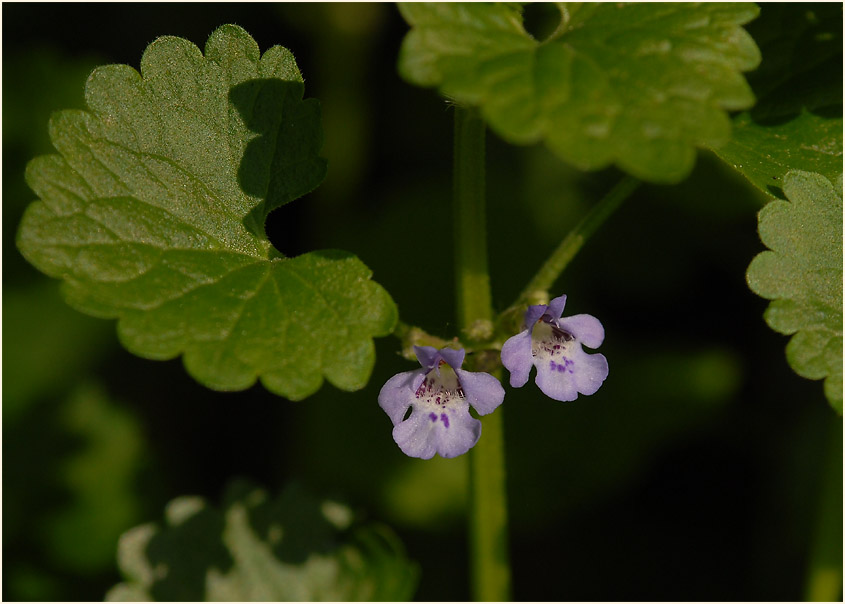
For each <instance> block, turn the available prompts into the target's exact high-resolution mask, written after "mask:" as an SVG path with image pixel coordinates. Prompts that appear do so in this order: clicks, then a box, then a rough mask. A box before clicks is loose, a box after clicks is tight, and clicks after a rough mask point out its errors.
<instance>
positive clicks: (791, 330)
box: [747, 172, 842, 414]
mask: <svg viewBox="0 0 845 604" xmlns="http://www.w3.org/2000/svg"><path fill="white" fill-rule="evenodd" d="M783 191H784V193H785V194H786V197H787V199H788V200H789V201H783V200H774V201H772V202H770V203H769V204H768V205H766V206H765V207H764V208H763V209H762V210H760V213H759V216H758V220H759V232H760V239H761V240H762V241H763V243H764V244H765V245H766V247H768V248H769V250H770V251H765V252H762V253H761V254H759V255H757V257H756V258H754V260H753V261H752V262H751V265H750V266H749V267H748V274H747V278H748V285H749V287H751V289H752V290H753V291H754V292H755V293H756V294H758V295H760V296H762V297H764V298H766V299H768V300H773V302H772V303H771V304H769V307H768V309H766V313H765V319H766V322H767V323H768V324H769V326H770V327H771V328H772V329H774V330H775V331H777V332H779V333H783V334H786V335H792V334H794V335H793V337H792V339H791V340H790V342H789V344H788V345H787V347H786V358H787V360H788V361H789V364H790V365H791V366H792V368H793V369H794V370H795V372H796V373H797V374H798V375H800V376H803V377H806V378H809V379H813V380H817V379H822V378H824V379H825V383H824V391H825V395H826V396H827V399H828V401H830V404H831V405H832V406H833V408H834V409H836V410H837V411H838V412H839V413H840V414H841V413H842V177H841V175H840V177H839V181H838V184H837V186H836V187H834V186H833V185H831V183H830V182H829V181H828V180H827V179H825V178H824V177H823V176H821V175H819V174H812V173H808V172H790V173H788V174H787V175H786V177H785V179H784V185H783Z"/></svg>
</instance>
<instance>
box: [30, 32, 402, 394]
mask: <svg viewBox="0 0 845 604" xmlns="http://www.w3.org/2000/svg"><path fill="white" fill-rule="evenodd" d="M303 92H304V86H303V81H302V76H301V75H300V73H299V69H298V68H297V66H296V62H295V61H294V58H293V55H292V54H291V53H290V51H288V50H287V49H284V48H282V47H280V46H275V47H273V48H271V49H269V50H268V51H267V52H265V53H264V54H263V55H261V54H260V52H259V49H258V45H257V44H256V43H255V41H254V40H253V39H252V38H251V37H250V36H249V35H248V34H247V33H246V32H245V31H244V30H243V29H241V28H240V27H237V26H234V25H224V26H222V27H220V28H218V29H217V30H216V31H215V32H214V33H213V34H212V35H211V37H210V38H209V39H208V42H207V44H206V47H205V54H204V55H203V53H202V52H201V51H200V50H199V49H198V48H197V47H196V46H194V45H193V44H192V43H190V42H188V41H187V40H183V39H181V38H175V37H162V38H159V39H157V40H156V41H154V42H153V43H152V44H150V46H149V47H148V48H147V50H146V51H145V52H144V55H143V58H142V59H141V73H140V74H139V73H138V72H137V71H135V70H134V69H132V68H131V67H129V66H127V65H109V66H105V67H101V68H98V69H97V70H95V71H94V72H93V73H92V74H91V76H90V77H89V79H88V82H87V84H86V87H85V98H86V103H87V106H88V111H63V112H59V113H56V114H54V116H53V118H52V119H51V121H50V136H51V139H52V141H53V145H54V146H55V148H56V150H57V151H58V152H59V155H49V156H42V157H38V158H36V159H34V160H33V161H32V162H30V164H29V165H28V166H27V173H26V177H27V182H28V184H29V185H30V187H31V188H32V189H33V190H34V191H35V192H36V193H37V194H38V196H39V198H40V201H36V202H34V203H32V204H31V205H30V206H29V208H28V209H27V211H26V213H25V215H24V217H23V220H22V222H21V225H20V229H19V231H18V247H19V249H20V251H21V252H22V254H23V255H24V256H25V257H26V258H27V260H29V261H30V262H31V263H32V264H34V265H35V266H36V267H37V268H39V269H40V270H41V271H43V272H45V273H46V274H48V275H50V276H52V277H56V278H59V279H62V280H64V294H65V297H66V300H67V301H68V302H69V303H70V304H71V305H72V306H74V307H75V308H77V309H78V310H81V311H82V312H85V313H88V314H91V315H94V316H98V317H103V318H118V319H119V323H118V333H119V336H120V339H121V341H122V342H123V344H124V345H125V346H126V348H127V349H129V350H130V351H132V352H133V353H135V354H138V355H140V356H142V357H146V358H150V359H170V358H174V357H176V356H178V355H184V364H185V367H186V368H187V370H188V372H189V373H190V374H191V375H192V376H194V377H195V378H196V379H197V380H198V381H199V382H201V383H202V384H204V385H206V386H208V387H211V388H215V389H219V390H239V389H244V388H247V387H249V386H250V385H252V384H253V383H254V382H255V381H256V380H257V379H260V380H261V382H262V383H263V384H264V385H265V386H266V387H267V388H268V389H269V390H270V391H272V392H275V393H277V394H280V395H283V396H286V397H288V398H290V399H294V400H297V399H302V398H304V397H306V396H308V395H309V394H312V393H313V392H315V391H316V390H317V389H319V388H320V386H321V384H322V381H323V378H325V379H327V380H328V381H329V382H331V383H332V384H334V385H335V386H337V387H338V388H341V389H343V390H356V389H359V388H362V387H363V386H364V385H365V384H366V382H367V380H368V379H369V375H370V373H371V371H372V367H373V364H374V360H375V351H374V346H373V342H372V338H373V337H376V336H383V335H386V334H388V333H390V332H391V330H392V328H393V326H394V324H395V322H396V319H397V313H396V308H395V305H394V304H393V301H392V300H391V298H390V296H389V295H388V294H387V292H385V291H384V289H383V288H382V287H381V286H379V285H378V284H376V283H375V282H373V281H371V280H370V277H371V272H370V270H369V269H368V268H367V267H366V266H365V265H364V264H363V263H362V262H361V261H360V260H358V259H357V258H356V257H355V256H353V255H351V254H348V253H345V252H339V251H333V250H330V251H315V252H310V253H307V254H303V255H301V256H297V257H295V258H285V257H284V256H283V255H282V254H280V253H279V252H278V251H276V250H275V249H274V248H273V247H272V246H271V244H270V242H269V240H268V239H267V236H266V234H265V232H264V226H263V225H264V220H265V218H266V216H267V214H268V213H269V212H270V211H271V210H273V209H274V208H277V207H279V206H282V205H284V204H286V203H288V202H290V201H292V200H294V199H296V198H298V197H300V196H302V195H304V194H306V193H308V192H309V191H311V190H312V189H314V188H315V187H316V186H317V185H319V184H320V182H321V181H322V179H323V177H324V175H325V170H326V162H325V160H324V159H322V158H321V157H319V151H320V147H321V146H322V129H321V126H320V110H319V105H318V103H317V102H316V101H315V100H313V99H306V100H303V98H302V97H303Z"/></svg>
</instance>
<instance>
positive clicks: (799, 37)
mask: <svg viewBox="0 0 845 604" xmlns="http://www.w3.org/2000/svg"><path fill="white" fill-rule="evenodd" d="M748 30H749V32H750V33H751V34H752V35H753V36H754V38H755V40H757V42H758V44H759V45H760V49H761V51H762V53H763V62H762V63H761V65H760V69H759V70H757V71H755V72H754V73H752V74H750V75H749V78H748V79H749V81H750V83H751V85H752V88H753V89H754V93H755V94H756V95H757V97H758V103H757V105H756V106H755V107H754V109H753V110H752V111H746V112H743V113H740V114H738V115H737V116H735V118H734V120H733V121H734V135H733V138H732V139H731V141H730V142H729V143H728V144H726V145H724V146H722V147H720V148H719V149H716V154H717V155H718V156H719V157H721V158H722V159H723V160H724V161H725V162H727V163H728V164H730V165H731V166H733V167H734V168H735V169H736V170H737V171H739V172H740V173H742V174H743V175H744V176H745V177H746V178H748V179H749V180H750V181H751V182H752V183H753V184H754V185H755V186H756V187H757V188H759V189H761V190H762V191H765V192H767V193H769V194H770V195H774V196H776V197H781V198H782V197H783V193H782V186H783V182H782V179H783V177H784V175H785V174H786V173H787V172H789V171H790V170H802V171H805V172H816V173H819V174H821V175H823V176H824V177H825V178H827V179H828V180H830V181H834V180H836V177H837V176H838V175H839V174H841V173H842V5H841V4H814V3H806V2H791V3H783V4H765V5H763V7H762V9H761V14H760V18H759V19H758V20H757V21H755V22H754V23H752V24H751V25H750V26H749V28H748Z"/></svg>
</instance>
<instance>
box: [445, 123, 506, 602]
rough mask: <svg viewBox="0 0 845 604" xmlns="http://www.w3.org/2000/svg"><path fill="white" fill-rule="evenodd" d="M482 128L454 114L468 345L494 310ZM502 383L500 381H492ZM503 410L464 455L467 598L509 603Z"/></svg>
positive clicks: (460, 308) (459, 259)
mask: <svg viewBox="0 0 845 604" xmlns="http://www.w3.org/2000/svg"><path fill="white" fill-rule="evenodd" d="M484 136H485V128H484V122H483V121H482V120H481V118H480V116H478V115H477V114H476V113H474V112H473V111H470V110H468V109H463V108H460V107H459V108H456V111H455V149H454V153H455V156H454V157H455V159H454V161H455V163H454V212H455V213H454V223H455V258H456V275H455V279H456V283H455V284H456V292H457V315H458V324H459V326H460V328H461V330H462V332H463V333H464V334H466V336H467V337H468V338H469V340H470V341H472V340H479V339H483V337H484V336H485V335H488V336H489V332H490V331H491V329H492V319H493V306H492V302H491V294H490V276H489V272H488V270H487V229H486V216H485V214H486V210H485V198H484ZM497 377H501V376H497ZM502 417H503V416H502V408H501V407H500V408H499V409H497V410H496V412H495V413H492V414H490V415H487V416H485V417H484V418H483V419H482V426H483V429H482V438H481V439H480V440H479V441H478V444H476V445H475V447H473V448H472V450H471V451H470V453H469V463H470V510H469V537H470V566H471V570H472V598H473V599H474V600H475V601H480V602H496V601H506V600H509V599H510V564H509V561H508V537H507V532H508V531H507V499H506V494H505V454H504V426H503V421H502Z"/></svg>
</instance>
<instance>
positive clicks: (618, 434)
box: [3, 3, 841, 601]
mask: <svg viewBox="0 0 845 604" xmlns="http://www.w3.org/2000/svg"><path fill="white" fill-rule="evenodd" d="M764 10H765V9H764ZM224 23H237V24H239V25H241V26H243V27H244V28H245V29H246V30H247V31H248V32H249V33H250V34H251V35H252V36H253V37H254V38H255V40H256V41H257V42H258V44H259V46H260V47H261V48H262V50H266V49H267V48H269V47H270V46H272V45H274V44H281V45H283V46H286V47H288V48H289V49H291V50H292V51H293V53H294V55H295V57H296V59H297V62H298V64H299V67H300V69H301V71H302V73H303V75H304V76H305V81H306V96H314V97H317V98H319V99H320V101H321V104H322V108H323V117H324V121H323V125H324V130H325V137H326V144H325V147H324V154H325V156H326V157H327V158H328V160H329V172H328V177H327V178H326V181H325V182H324V184H323V185H322V186H321V187H320V188H319V189H318V190H317V191H315V192H314V193H312V194H310V195H308V196H306V197H305V198H303V199H300V200H298V201H296V202H294V203H292V204H290V205H289V206H287V207H284V208H281V209H279V210H277V211H276V212H274V213H273V214H272V215H271V217H270V220H269V222H268V225H267V230H268V234H269V236H270V238H271V240H272V241H273V242H274V243H275V244H276V246H277V247H278V248H279V249H280V250H281V251H282V252H284V253H285V254H287V255H295V254H297V253H301V252H304V251H308V250H313V249H320V248H329V247H330V248H340V249H345V250H349V251H351V252H353V253H355V254H357V255H358V256H359V257H360V258H361V259H362V260H363V261H364V262H365V263H366V264H367V265H368V266H369V267H370V268H372V269H373V271H374V278H375V279H376V280H377V281H378V282H379V283H381V284H382V285H384V286H385V288H386V289H387V290H388V291H389V292H390V293H391V295H392V296H393V298H394V300H395V301H396V303H397V305H398V306H399V309H400V314H401V317H402V319H403V320H405V321H407V322H409V323H412V324H416V325H420V326H422V327H423V328H425V329H427V330H429V331H431V332H432V333H436V334H439V335H442V336H446V337H451V336H452V335H454V330H455V327H454V320H453V284H452V278H453V275H452V260H451V248H452V243H451V241H452V233H451V230H450V228H451V227H450V223H451V220H450V207H449V198H450V192H451V186H450V170H451V150H452V140H451V128H452V110H451V109H450V107H449V106H448V105H447V103H446V102H444V101H443V100H442V99H441V98H439V97H438V96H437V95H436V94H435V93H434V92H433V91H430V90H422V89H419V88H416V87H413V86H411V85H409V84H407V83H405V82H403V81H402V80H401V79H400V78H399V76H398V75H397V72H396V68H395V66H396V57H397V51H398V48H399V45H400V43H401V40H402V37H403V35H404V34H405V32H406V30H407V26H406V25H405V24H404V22H403V21H402V19H401V17H400V16H399V15H398V12H397V10H396V8H395V6H393V5H390V4H380V5H363V4H344V5H315V4H309V5H296V4H237V5H235V4H231V5H230V4H184V5H182V4H170V3H162V4H143V5H140V4H139V5H135V4H91V5H86V4H69V3H68V4H64V3H63V4H8V3H7V4H4V5H3V235H4V237H3V327H4V330H3V352H4V357H3V386H4V392H3V394H4V396H3V420H4V427H3V493H4V495H3V599H4V600H9V599H11V600H26V599H38V600H51V599H58V600H78V599H84V600H97V599H101V598H102V597H103V595H104V593H105V591H106V590H107V589H108V588H109V587H110V586H111V585H113V584H114V583H116V582H118V581H119V580H120V577H119V575H118V572H117V569H116V565H115V562H114V551H115V547H116V540H117V537H118V536H119V535H120V533H121V532H123V531H125V530H127V529H128V528H131V527H132V526H135V525H137V524H140V523H142V522H146V521H151V520H159V519H160V518H161V515H162V510H163V506H164V505H165V503H166V502H167V501H169V500H170V499H172V498H174V497H176V496H179V495H185V494H198V495H203V496H205V497H207V498H209V499H210V500H211V501H216V500H218V499H219V498H220V496H221V493H222V492H223V490H224V487H225V485H226V484H227V483H229V481H230V480H231V479H232V478H234V477H239V476H243V477H248V478H251V479H253V480H255V481H257V482H258V483H259V484H261V485H263V486H265V487H266V488H267V489H269V490H270V491H273V492H278V491H280V490H281V488H282V487H283V485H285V484H287V483H289V482H290V481H292V480H293V481H297V482H299V483H301V484H303V485H305V486H306V487H308V488H309V489H311V490H312V491H313V492H315V493H318V494H320V495H331V496H335V497H340V498H342V499H343V500H345V501H347V502H348V503H349V504H350V505H351V506H352V507H353V508H354V509H356V510H358V511H359V512H360V513H361V514H362V515H364V516H365V517H367V518H370V519H374V520H380V521H384V522H386V523H388V524H390V525H391V526H392V527H393V528H394V529H395V531H396V532H397V533H398V534H399V535H400V537H401V538H402V540H403V542H404V543H405V545H406V548H407V550H408V554H409V556H410V557H412V558H413V559H415V560H416V561H417V562H418V563H419V564H420V567H421V570H422V575H421V583H420V587H419V589H418V592H417V598H418V599H420V600H461V599H467V598H468V597H469V588H468V584H467V563H466V556H467V551H466V549H467V546H466V540H465V533H466V528H465V526H466V518H465V509H464V508H465V500H466V494H465V489H464V484H465V480H466V466H465V463H466V458H465V457H463V458H458V459H455V460H442V459H439V458H437V459H435V460H432V461H429V462H424V461H420V460H415V459H409V458H406V457H405V456H403V455H402V454H401V452H400V451H399V450H398V448H397V447H396V445H395V444H394V443H393V441H392V439H391V436H390V429H391V426H390V422H389V420H388V419H387V417H386V416H385V415H384V413H383V412H382V411H381V410H380V409H379V408H378V405H377V403H376V396H377V393H378V390H379V388H380V387H381V385H382V384H383V383H384V381H386V379H387V378H388V377H390V376H391V375H393V374H394V373H396V372H398V371H404V370H408V369H410V368H411V367H410V365H409V364H408V363H407V362H406V361H403V360H402V359H401V358H399V357H398V355H397V350H398V345H397V341H396V340H395V339H394V338H383V339H380V340H378V341H377V352H378V363H377V366H376V369H375V372H374V374H373V377H372V380H371V381H370V383H369V385H368V386H367V388H366V389H364V390H363V391H361V392H358V393H355V394H348V393H342V392H340V391H338V390H336V389H334V388H333V387H331V386H329V385H325V386H324V387H323V388H322V390H321V391H320V392H319V393H318V394H317V395H315V396H313V397H311V398H309V399H306V400H305V401H302V402H299V403H291V402H289V401H286V400H283V399H280V398H278V397H275V396H273V395H271V394H269V393H268V392H266V391H265V390H264V389H263V388H261V387H260V386H256V387H254V388H252V389H250V390H248V391H245V392H241V393H216V392H212V391H209V390H207V389H204V388H203V387H200V386H198V385H197V384H196V383H195V382H193V381H192V380H191V378H189V377H188V376H187V375H186V374H185V372H184V370H183V369H182V367H181V362H180V361H179V360H173V361H169V362H153V361H147V360H143V359H139V358H136V357H133V356H132V355H130V354H129V353H127V352H126V351H124V350H123V349H122V348H121V347H120V345H119V344H118V342H117V338H116V336H115V332H114V325H113V322H110V321H100V320H96V319H92V318H88V317H85V316H83V315H80V314H78V313H76V312H74V311H72V310H70V309H69V308H68V307H67V306H65V305H64V303H63V302H62V301H61V298H60V295H59V293H58V292H59V288H58V284H57V283H55V282H53V281H51V280H49V279H48V278H46V277H45V276H43V275H41V274H40V273H38V272H37V271H36V270H35V269H33V268H32V267H30V266H29V265H28V264H27V263H26V262H25V261H24V260H23V259H22V258H21V257H20V255H19V254H18V253H17V252H16V250H15V248H14V233H15V230H16V228H17V224H18V222H19V220H20V216H21V214H22V212H23V209H24V208H25V206H26V204H27V203H29V202H30V201H31V200H32V199H33V198H34V195H33V194H32V193H31V192H30V191H29V190H28V189H27V187H26V185H25V182H24V180H23V173H24V167H25V165H26V162H27V161H28V160H29V159H31V158H32V157H34V156H35V155H38V154H43V153H48V152H50V146H49V139H48V137H47V119H48V117H49V113H50V112H51V111H53V110H56V109H62V108H73V107H77V108H82V107H83V97H82V93H83V86H84V81H85V78H86V77H87V74H88V72H89V71H90V70H91V69H92V68H93V67H95V66H96V65H99V64H105V63H128V64H129V65H132V66H135V67H136V68H137V66H138V64H139V61H140V57H141V54H142V53H143V50H144V48H145V47H146V45H147V44H148V43H150V42H152V41H153V40H154V39H155V38H156V37H157V36H159V35H165V34H168V35H176V36H181V37H184V38H187V39H189V40H191V41H193V42H194V43H195V44H197V45H198V46H200V48H202V47H203V45H204V43H205V40H206V39H207V37H208V36H209V35H210V33H211V32H212V31H213V30H214V29H215V28H216V27H217V26H219V25H221V24H224ZM620 176H621V174H620V173H618V172H617V171H616V170H614V169H609V170H605V171H601V172H596V173H589V174H581V173H578V172H577V171H575V170H573V169H571V168H569V167H568V166H566V165H564V164H562V163H561V162H560V161H559V160H557V159H556V158H555V157H554V156H552V155H551V154H550V153H549V152H547V151H546V150H545V149H544V148H542V147H540V146H537V147H513V146H509V145H507V144H505V143H503V142H502V141H501V140H499V139H498V138H497V137H496V136H495V135H493V134H490V135H489V136H488V203H489V240H490V243H491V246H490V247H491V249H490V265H491V273H492V274H491V278H492V283H493V295H494V303H495V305H496V307H497V308H498V309H500V310H501V309H504V308H506V307H507V306H508V305H509V304H510V303H511V301H512V300H513V299H514V297H515V296H516V295H517V294H518V292H519V291H520V290H521V288H522V286H523V285H524V284H525V282H526V281H527V279H528V278H529V277H530V276H531V275H532V274H533V272H534V271H535V270H536V268H537V267H538V266H539V263H540V262H541V261H542V260H543V259H544V258H545V257H546V255H547V254H548V253H549V252H550V251H551V249H553V247H554V246H555V245H556V244H557V242H559V241H560V239H561V238H562V237H563V236H564V235H565V233H566V232H567V230H568V229H569V228H571V227H572V226H573V225H574V224H575V222H576V221H577V220H578V219H579V217H580V216H581V215H583V213H584V212H585V211H586V210H587V209H588V208H589V207H590V205H591V204H593V203H595V201H596V200H597V199H598V198H599V197H601V195H602V194H604V193H605V192H606V191H607V190H609V188H610V187H611V186H612V185H613V184H614V183H615V182H616V181H617V180H618V179H619V178H620ZM762 203H764V199H763V198H762V197H761V196H760V195H759V194H758V193H756V192H755V191H754V190H752V189H751V188H750V186H748V185H747V184H746V183H745V182H744V181H743V180H742V179H741V178H740V177H738V176H736V175H735V174H733V173H732V172H730V171H728V170H727V169H726V168H725V167H723V166H722V165H721V163H720V162H719V161H718V160H717V159H716V158H715V157H714V156H712V155H710V154H707V153H701V154H700V156H699V160H698V163H697V166H696V169H695V172H694V173H693V174H692V176H691V177H690V178H689V179H688V180H687V181H685V182H684V183H682V184H680V185H677V186H643V187H642V188H641V189H640V190H639V191H638V192H637V193H636V194H635V195H634V196H633V197H632V198H631V199H630V200H629V201H627V202H626V204H625V205H624V206H623V207H622V209H620V210H619V211H618V213H617V214H616V215H614V216H613V217H612V218H611V219H610V220H609V221H608V222H607V223H606V225H605V226H604V227H603V228H602V229H601V230H600V231H599V232H598V233H597V234H596V235H595V236H594V237H593V239H592V240H591V241H590V242H589V243H588V245H587V246H586V247H585V248H584V249H583V250H582V252H581V253H580V254H579V256H578V258H577V259H576V260H575V262H574V263H573V264H572V265H571V266H570V268H569V269H568V270H567V272H566V273H565V274H564V275H563V277H562V279H561V281H560V283H559V290H558V291H556V292H555V294H559V293H566V294H568V296H569V305H568V307H567V314H576V313H581V312H587V313H590V314H593V315H595V316H597V317H599V318H600V319H601V321H602V322H603V324H604V326H605V329H606V332H607V337H606V341H605V344H604V345H603V346H602V349H601V352H603V353H604V354H605V355H606V356H607V358H608V359H609V363H610V377H609V379H608V380H607V382H606V383H605V385H604V386H603V387H602V389H601V390H600V391H599V392H598V393H597V394H596V395H594V396H592V397H582V398H580V399H578V400H577V401H576V402H574V403H567V404H564V403H557V402H554V401H551V400H549V399H546V398H544V397H543V396H542V395H541V394H540V393H539V391H538V390H537V389H536V388H535V387H534V386H533V382H532V383H531V384H529V386H527V387H525V388H523V389H521V390H514V389H511V388H507V392H508V394H507V398H506V402H505V404H504V405H503V407H502V410H501V411H500V412H503V413H504V414H505V416H506V439H507V463H508V477H509V483H508V487H509V497H510V515H511V522H512V531H511V538H512V547H511V552H512V559H513V575H514V597H515V599H518V600H604V601H615V600H711V601H712V600H797V599H801V598H802V595H803V589H804V580H805V571H806V566H807V563H808V556H809V551H810V546H811V538H812V534H813V530H814V521H815V520H814V519H815V518H816V510H817V506H818V499H819V488H820V477H821V472H822V467H823V464H824V463H825V460H826V458H827V455H826V449H827V447H828V444H829V443H832V445H830V446H832V447H833V450H834V452H838V451H839V450H840V449H841V440H840V441H838V443H837V441H836V440H835V438H834V439H831V435H834V434H836V433H837V432H838V434H839V435H840V436H839V438H841V421H840V420H839V419H838V418H836V417H835V414H834V413H833V412H832V411H831V409H830V408H829V406H828V405H827V403H826V402H825V400H824V397H823V395H822V388H821V384H820V383H816V382H810V381H807V380H804V379H801V378H799V377H797V376H796V375H795V374H794V373H793V372H792V371H791V370H790V368H789V367H788V365H787V363H786V360H785V356H784V347H785V345H786V343H787V338H785V337H783V336H780V335H778V334H775V333H773V332H772V331H770V330H769V329H768V327H767V326H766V325H765V324H764V322H763V320H762V313H763V310H764V309H765V306H766V302H765V301H764V300H761V299H759V298H758V297H756V296H755V295H753V294H752V293H751V292H750V291H749V290H748V287H747V286H746V284H745V280H744V275H745V269H746V267H747V266H748V263H749V262H750V261H751V258H753V256H754V255H755V254H756V253H758V252H759V251H761V249H762V245H761V243H760V242H759V239H758V237H757V234H756V211H757V210H758V209H759V208H760V207H761V205H762Z"/></svg>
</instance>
